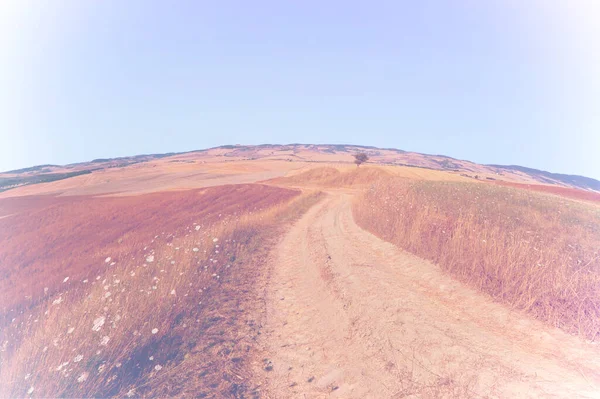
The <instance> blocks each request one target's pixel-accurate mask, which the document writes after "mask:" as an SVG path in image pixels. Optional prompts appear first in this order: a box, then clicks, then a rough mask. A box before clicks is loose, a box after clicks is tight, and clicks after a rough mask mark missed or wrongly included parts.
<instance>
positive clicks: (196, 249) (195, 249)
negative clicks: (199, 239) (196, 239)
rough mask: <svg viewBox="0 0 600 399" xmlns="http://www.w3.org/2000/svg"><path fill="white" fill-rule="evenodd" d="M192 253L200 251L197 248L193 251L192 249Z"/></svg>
mask: <svg viewBox="0 0 600 399" xmlns="http://www.w3.org/2000/svg"><path fill="white" fill-rule="evenodd" d="M192 251H194V252H198V251H200V250H199V249H198V248H194V249H192Z"/></svg>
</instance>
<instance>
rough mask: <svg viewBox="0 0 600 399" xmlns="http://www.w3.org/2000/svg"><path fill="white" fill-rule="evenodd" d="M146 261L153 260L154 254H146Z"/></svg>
mask: <svg viewBox="0 0 600 399" xmlns="http://www.w3.org/2000/svg"><path fill="white" fill-rule="evenodd" d="M146 262H148V263H151V262H154V255H148V256H147V257H146Z"/></svg>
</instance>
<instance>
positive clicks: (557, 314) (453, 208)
mask: <svg viewBox="0 0 600 399" xmlns="http://www.w3.org/2000/svg"><path fill="white" fill-rule="evenodd" d="M353 213H354V218H355V220H356V222H357V223H358V224H359V225H360V226H361V227H363V228H365V229H367V230H369V231H371V232H373V233H374V234H376V235H377V236H379V237H380V238H382V239H384V240H387V241H389V242H392V243H394V244H396V245H398V246H399V247H401V248H403V249H405V250H407V251H409V252H412V253H414V254H416V255H418V256H420V257H423V258H425V259H428V260H431V261H433V262H435V263H437V264H438V265H439V266H440V267H441V268H442V269H444V270H446V271H447V272H449V273H450V274H451V275H453V276H455V277H456V278H458V279H459V280H461V281H463V282H465V283H467V284H469V285H471V286H472V287H475V288H477V289H479V290H481V291H483V292H485V293H487V294H489V295H490V296H491V297H493V298H494V299H496V300H498V301H500V302H503V303H506V304H508V305H510V306H512V307H514V308H516V309H521V310H524V311H525V312H527V313H529V314H530V315H532V316H534V317H536V318H538V319H540V320H543V321H545V322H546V323H548V324H550V325H553V326H556V327H559V328H561V329H563V330H565V331H567V332H569V333H574V334H578V335H579V336H581V337H583V338H586V339H589V340H600V245H599V244H600V207H598V206H595V205H592V204H589V205H588V204H585V203H580V202H577V201H572V200H569V199H566V198H561V197H558V196H554V195H548V194H539V193H536V192H533V191H525V190H521V189H515V188H508V187H501V186H496V185H492V184H484V183H459V182H432V181H409V180H405V179H395V178H388V179H384V180H380V181H377V182H375V183H374V184H373V185H371V187H370V188H369V189H368V190H366V191H365V192H364V194H362V195H361V196H359V197H357V198H356V201H355V203H354V206H353Z"/></svg>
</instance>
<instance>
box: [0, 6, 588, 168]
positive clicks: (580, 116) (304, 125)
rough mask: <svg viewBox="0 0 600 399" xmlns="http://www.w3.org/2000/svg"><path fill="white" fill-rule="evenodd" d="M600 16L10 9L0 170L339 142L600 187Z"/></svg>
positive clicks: (426, 10)
mask: <svg viewBox="0 0 600 399" xmlns="http://www.w3.org/2000/svg"><path fill="white" fill-rule="evenodd" d="M598 20H600V2H598V1H596V0H562V1H559V0H528V1H522V0H519V1H514V0H488V1H480V0H447V1H443V0H439V1H431V0H423V1H400V0H394V1H377V0H372V1H368V2H367V1H352V0H346V1H337V0H331V1H321V0H319V1H314V0H305V1H275V0H273V1H261V0H255V1H251V2H250V1H228V0H223V1H217V2H214V1H210V2H209V1H151V0H146V1H138V0H129V1H121V0H104V1H91V0H90V1H85V0H63V1H61V0H56V1H43V0H36V1H27V0H3V1H2V2H0V170H9V169H14V168H21V167H27V166H32V165H38V164H48V163H50V164H66V163H73V162H79V161H87V160H92V159H94V158H107V157H117V156H127V155H136V154H144V153H165V152H174V151H189V150H195V149H202V148H208V147H214V146H218V145H225V144H262V143H272V144H276V143H281V144H283V143H311V144H312V143H315V144H318V143H345V144H361V145H370V146H379V147H394V148H400V149H403V150H408V151H417V152H423V153H430V154H443V155H448V156H452V157H455V158H459V159H467V160H471V161H475V162H479V163H494V164H518V165H523V166H528V167H534V168H539V169H544V170H548V171H552V172H561V173H570V174H581V175H585V176H589V177H594V178H596V179H600V156H599V150H600V24H598V23H597V21H598Z"/></svg>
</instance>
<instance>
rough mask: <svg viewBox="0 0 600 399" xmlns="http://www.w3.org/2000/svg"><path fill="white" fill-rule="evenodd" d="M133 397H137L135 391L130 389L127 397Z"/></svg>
mask: <svg viewBox="0 0 600 399" xmlns="http://www.w3.org/2000/svg"><path fill="white" fill-rule="evenodd" d="M133 395H135V389H130V390H129V391H128V392H127V397H128V398H131V397H132V396H133Z"/></svg>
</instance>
